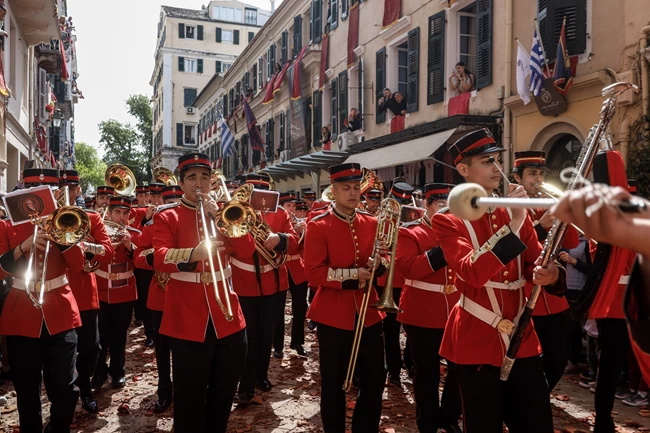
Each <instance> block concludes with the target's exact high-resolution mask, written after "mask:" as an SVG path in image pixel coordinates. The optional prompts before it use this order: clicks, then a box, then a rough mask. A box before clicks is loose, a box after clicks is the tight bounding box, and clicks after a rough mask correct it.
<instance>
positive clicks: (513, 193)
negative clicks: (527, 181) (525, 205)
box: [508, 183, 528, 234]
mask: <svg viewBox="0 0 650 433" xmlns="http://www.w3.org/2000/svg"><path fill="white" fill-rule="evenodd" d="M508 197H512V198H526V197H528V194H526V190H525V189H524V187H523V186H521V185H517V184H516V183H511V184H510V185H508ZM511 211H512V221H510V229H511V230H512V231H513V232H514V233H515V234H519V230H520V229H521V226H522V225H523V224H524V221H526V209H516V208H512V209H511Z"/></svg>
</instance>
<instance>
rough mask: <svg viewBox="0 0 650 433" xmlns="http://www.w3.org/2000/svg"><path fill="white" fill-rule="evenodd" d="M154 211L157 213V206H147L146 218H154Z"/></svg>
mask: <svg viewBox="0 0 650 433" xmlns="http://www.w3.org/2000/svg"><path fill="white" fill-rule="evenodd" d="M154 213H156V206H153V205H149V207H148V208H147V213H146V214H145V216H144V217H145V219H146V220H150V219H151V218H153V215H154Z"/></svg>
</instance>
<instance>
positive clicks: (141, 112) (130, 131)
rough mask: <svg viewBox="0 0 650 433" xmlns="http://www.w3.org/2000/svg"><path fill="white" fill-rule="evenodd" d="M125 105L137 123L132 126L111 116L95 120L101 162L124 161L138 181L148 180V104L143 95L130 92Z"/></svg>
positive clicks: (149, 148) (149, 138)
mask: <svg viewBox="0 0 650 433" xmlns="http://www.w3.org/2000/svg"><path fill="white" fill-rule="evenodd" d="M126 106H127V109H128V112H129V114H131V115H132V116H133V117H135V118H136V120H137V124H136V125H135V126H133V125H131V124H130V123H121V122H118V121H117V120H113V119H110V120H104V121H102V122H101V123H100V124H99V131H100V143H101V145H102V146H103V148H104V150H105V154H104V162H105V163H106V164H113V163H119V164H124V165H126V166H127V167H129V168H130V169H131V170H132V171H133V173H134V174H135V177H136V181H137V183H138V185H142V184H143V183H145V182H149V181H150V180H151V170H150V167H149V161H150V155H151V122H152V113H151V107H150V106H149V100H148V98H147V97H146V96H144V95H132V96H130V97H129V99H127V101H126Z"/></svg>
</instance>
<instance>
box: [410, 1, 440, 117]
mask: <svg viewBox="0 0 650 433" xmlns="http://www.w3.org/2000/svg"><path fill="white" fill-rule="evenodd" d="M428 36H429V38H428V39H429V42H428V44H429V46H428V48H427V49H428V53H427V104H428V105H431V104H436V103H438V102H442V101H444V99H445V70H444V69H445V11H442V12H439V13H437V14H435V15H433V16H430V17H429V27H428ZM407 102H408V101H407Z"/></svg>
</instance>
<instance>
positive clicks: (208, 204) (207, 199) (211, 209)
mask: <svg viewBox="0 0 650 433" xmlns="http://www.w3.org/2000/svg"><path fill="white" fill-rule="evenodd" d="M196 195H198V196H199V197H201V198H202V199H203V209H204V210H205V213H206V214H208V215H210V216H212V218H215V217H216V216H217V210H218V206H217V202H216V201H214V199H213V198H212V196H211V195H210V194H205V193H202V192H197V193H196Z"/></svg>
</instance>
